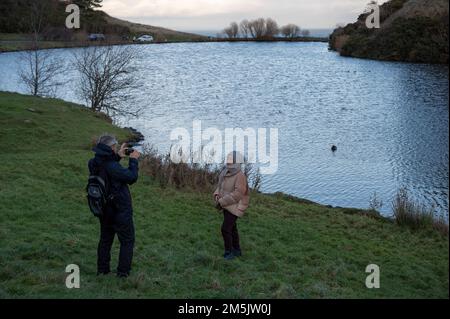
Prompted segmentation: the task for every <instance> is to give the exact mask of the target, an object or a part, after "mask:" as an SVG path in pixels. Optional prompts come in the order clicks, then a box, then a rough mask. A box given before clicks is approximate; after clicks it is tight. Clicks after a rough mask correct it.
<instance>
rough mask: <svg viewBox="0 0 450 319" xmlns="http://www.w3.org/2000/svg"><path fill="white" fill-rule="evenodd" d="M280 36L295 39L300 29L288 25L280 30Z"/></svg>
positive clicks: (296, 26) (294, 25)
mask: <svg viewBox="0 0 450 319" xmlns="http://www.w3.org/2000/svg"><path fill="white" fill-rule="evenodd" d="M281 34H283V35H284V36H285V37H286V38H290V39H293V38H296V37H298V36H299V35H300V27H299V26H298V25H296V24H292V23H290V24H288V25H285V26H284V27H282V28H281Z"/></svg>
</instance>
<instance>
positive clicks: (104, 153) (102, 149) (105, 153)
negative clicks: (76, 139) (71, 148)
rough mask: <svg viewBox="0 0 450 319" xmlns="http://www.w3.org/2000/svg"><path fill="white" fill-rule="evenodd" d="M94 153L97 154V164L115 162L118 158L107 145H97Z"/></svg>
mask: <svg viewBox="0 0 450 319" xmlns="http://www.w3.org/2000/svg"><path fill="white" fill-rule="evenodd" d="M92 151H93V152H94V153H95V161H96V162H97V163H100V162H104V161H107V160H113V159H115V158H116V154H115V153H114V151H113V150H112V149H111V147H109V146H108V145H105V144H101V143H100V144H97V145H96V146H95V147H94V148H93V149H92Z"/></svg>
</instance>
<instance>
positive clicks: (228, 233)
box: [222, 209, 241, 251]
mask: <svg viewBox="0 0 450 319" xmlns="http://www.w3.org/2000/svg"><path fill="white" fill-rule="evenodd" d="M237 219H238V217H237V216H235V215H233V214H232V213H230V212H229V211H227V210H225V209H224V210H223V224H222V237H223V243H224V246H225V251H232V250H233V249H235V250H241V247H240V245H239V233H238V229H237V225H236V221H237Z"/></svg>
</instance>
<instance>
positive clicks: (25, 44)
mask: <svg viewBox="0 0 450 319" xmlns="http://www.w3.org/2000/svg"><path fill="white" fill-rule="evenodd" d="M216 42H220V43H222V42H230V43H238V42H258V43H270V42H319V43H328V38H322V37H307V38H302V37H300V38H293V39H288V38H274V39H249V38H245V39H244V38H240V39H219V38H213V39H205V40H181V41H153V42H147V43H139V42H133V41H117V42H114V41H111V42H108V41H105V42H101V41H92V42H88V41H82V42H71V41H70V42H64V41H41V42H39V44H40V45H41V46H42V47H41V48H39V50H50V49H73V48H85V47H90V46H115V45H152V44H154V45H156V44H176V43H216ZM30 44H31V41H23V40H21V41H14V40H6V41H2V40H0V54H2V53H9V52H22V51H28V50H30ZM8 45H11V46H14V47H13V48H8ZM15 45H16V46H17V45H19V47H18V48H16V47H15ZM20 45H22V46H20Z"/></svg>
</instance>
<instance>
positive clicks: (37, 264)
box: [0, 92, 449, 298]
mask: <svg viewBox="0 0 450 319" xmlns="http://www.w3.org/2000/svg"><path fill="white" fill-rule="evenodd" d="M107 131H108V132H112V133H116V134H117V135H118V136H119V137H120V139H122V140H124V139H125V138H127V133H126V132H125V131H124V130H122V129H119V128H117V127H114V126H112V125H111V124H109V122H107V121H105V119H102V117H101V116H97V115H95V114H94V113H92V112H91V111H89V110H88V109H86V108H84V107H81V106H78V105H74V104H71V103H66V102H63V101H61V100H54V99H43V98H34V97H30V96H23V95H19V94H12V93H2V92H0V143H1V145H3V146H4V147H3V150H2V152H0V161H1V163H2V171H1V174H0V263H1V266H0V282H1V285H0V298H44V297H50V298H52V297H53V298H119V297H123V298H187V297H190V298H380V297H383V298H448V297H449V294H448V266H449V264H448V244H449V243H448V238H447V237H443V236H442V235H440V234H438V233H437V232H434V231H432V230H419V231H416V232H412V231H411V230H409V228H402V227H400V226H397V225H396V224H394V223H393V222H391V221H389V220H386V219H382V218H376V217H370V216H368V215H364V214H362V212H361V211H358V210H355V209H337V208H329V207H325V206H320V205H318V204H314V203H311V202H308V201H302V200H298V199H295V198H291V197H288V196H284V195H281V194H278V195H263V194H252V197H251V205H250V209H249V210H248V213H247V214H246V216H245V217H244V218H243V219H242V220H239V223H238V225H239V229H240V232H241V241H242V249H243V253H244V256H243V257H242V258H241V259H238V260H233V261H231V262H226V261H224V260H223V258H222V257H221V254H222V253H223V251H222V250H223V248H222V239H221V235H220V225H221V222H222V218H221V216H220V215H218V214H217V212H216V211H215V209H214V207H213V205H212V202H211V195H210V194H209V193H200V192H195V191H190V190H187V189H185V190H179V189H178V190H177V189H175V188H172V187H170V186H169V187H167V188H164V189H163V188H161V187H160V184H159V183H158V182H156V181H154V180H153V179H152V178H150V177H149V176H145V175H141V177H140V180H139V182H138V183H137V184H136V185H133V186H132V188H131V191H132V194H133V200H134V208H135V224H136V229H137V239H136V240H137V241H136V250H135V259H134V268H133V273H132V276H131V277H130V278H128V279H126V280H118V279H116V278H115V277H114V276H108V277H97V276H96V246H97V237H98V232H99V226H98V221H97V220H96V219H95V218H94V217H93V216H91V213H90V212H89V209H88V208H87V204H86V199H85V192H84V187H85V185H86V180H87V175H88V172H87V167H86V166H87V161H88V159H89V158H90V157H91V156H92V153H91V151H90V148H91V141H92V138H93V137H94V136H96V135H98V134H100V133H103V132H107ZM117 252H118V250H117V241H116V243H115V249H114V253H113V266H115V262H116V260H117ZM72 263H75V264H77V265H79V266H80V269H81V289H74V290H69V289H66V288H65V285H64V281H65V275H66V273H65V267H66V265H68V264H72ZM372 263H375V264H378V265H379V266H380V267H381V288H380V289H372V290H371V289H367V288H366V287H365V284H364V283H365V278H366V276H367V274H366V273H365V268H366V266H367V265H368V264H372Z"/></svg>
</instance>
